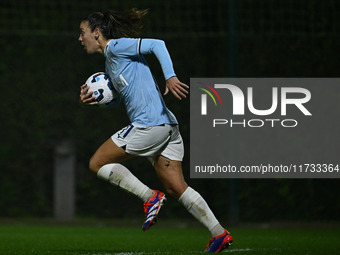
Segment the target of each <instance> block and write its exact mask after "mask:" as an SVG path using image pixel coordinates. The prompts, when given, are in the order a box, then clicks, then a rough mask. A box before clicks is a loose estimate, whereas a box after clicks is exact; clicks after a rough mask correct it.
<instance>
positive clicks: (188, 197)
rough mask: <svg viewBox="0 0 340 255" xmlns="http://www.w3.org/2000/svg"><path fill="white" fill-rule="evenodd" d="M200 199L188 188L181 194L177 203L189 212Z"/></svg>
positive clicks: (195, 192)
mask: <svg viewBox="0 0 340 255" xmlns="http://www.w3.org/2000/svg"><path fill="white" fill-rule="evenodd" d="M200 197H201V195H200V194H199V193H198V192H197V191H196V190H194V189H193V188H191V187H190V186H189V187H188V188H187V189H186V190H185V191H184V192H183V194H182V195H181V196H180V198H179V199H178V201H179V202H180V203H181V204H183V205H184V207H185V208H187V209H188V210H190V208H191V207H192V205H193V204H194V203H195V202H196V201H197V200H198V199H199V198H200Z"/></svg>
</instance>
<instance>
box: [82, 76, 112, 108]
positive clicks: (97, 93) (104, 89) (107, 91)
mask: <svg viewBox="0 0 340 255" xmlns="http://www.w3.org/2000/svg"><path fill="white" fill-rule="evenodd" d="M86 87H90V88H89V90H88V91H87V93H89V92H92V91H93V94H92V95H93V96H94V97H95V101H96V102H98V105H99V106H107V105H108V104H110V103H111V102H112V101H114V100H115V99H116V98H117V94H116V93H115V90H114V88H113V85H112V82H111V80H110V77H109V76H108V75H107V74H106V73H104V72H99V73H95V74H92V75H91V76H90V77H89V78H88V79H87V81H86V82H85V88H86Z"/></svg>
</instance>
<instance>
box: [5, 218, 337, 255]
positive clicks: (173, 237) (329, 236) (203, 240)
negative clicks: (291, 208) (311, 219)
mask: <svg viewBox="0 0 340 255" xmlns="http://www.w3.org/2000/svg"><path fill="white" fill-rule="evenodd" d="M230 232H231V233H232V235H233V237H234V244H233V245H232V246H231V247H229V249H227V250H225V251H224V252H223V253H233V254H244V255H248V254H252V255H256V254H286V255H289V254H292V255H293V254H294V255H299V254H306V255H307V254H308V255H311V254H318V255H323V254H339V250H340V244H339V240H340V231H339V229H330V228H320V229H319V228H266V229H265V228H231V229H230ZM209 238H210V237H209V233H208V232H207V231H206V230H204V229H203V228H196V227H194V228H174V227H164V226H163V227H162V226H160V224H159V225H158V226H155V227H153V228H152V229H151V230H149V231H146V232H143V231H142V230H141V228H139V227H138V228H137V227H105V226H67V225H53V224H46V225H26V224H22V225H20V224H12V225H10V224H5V225H2V226H0V254H6V255H7V254H8V255H10V254H23V255H30V254H51V255H54V254H67V255H68V254H69V255H71V254H72V255H73V254H74V255H75V254H79V255H80V254H81V255H113V254H117V255H148V254H150V255H151V254H160V255H161V254H167V255H171V254H202V251H203V250H204V249H205V245H206V244H207V243H208V239H209Z"/></svg>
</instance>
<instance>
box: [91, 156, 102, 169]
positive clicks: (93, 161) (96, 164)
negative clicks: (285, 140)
mask: <svg viewBox="0 0 340 255" xmlns="http://www.w3.org/2000/svg"><path fill="white" fill-rule="evenodd" d="M101 167H102V166H101V165H100V164H99V162H98V160H97V159H96V158H95V157H94V156H92V157H91V159H90V161H89V168H90V170H91V171H92V172H94V173H97V172H98V171H99V169H100V168H101Z"/></svg>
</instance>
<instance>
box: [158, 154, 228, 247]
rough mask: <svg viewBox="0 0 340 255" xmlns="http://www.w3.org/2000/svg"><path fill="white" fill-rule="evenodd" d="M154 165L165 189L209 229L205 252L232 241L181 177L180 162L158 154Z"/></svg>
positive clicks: (225, 245)
mask: <svg viewBox="0 0 340 255" xmlns="http://www.w3.org/2000/svg"><path fill="white" fill-rule="evenodd" d="M154 167H155V170H156V172H157V174H158V177H159V178H160V179H161V181H162V183H163V185H164V188H165V190H166V191H167V192H168V193H169V194H170V195H171V196H173V197H174V198H176V199H178V201H179V202H180V203H181V204H183V206H184V207H185V208H186V209H187V210H188V211H189V212H190V213H191V214H192V215H193V216H194V217H195V218H196V219H197V220H199V221H200V222H201V223H202V224H203V225H204V226H205V227H206V228H207V229H208V230H209V231H210V233H211V235H212V237H213V238H212V239H210V240H209V244H208V245H207V249H206V250H205V252H219V251H221V250H223V249H225V248H227V247H228V246H229V245H230V244H231V243H232V237H231V236H230V234H229V232H228V231H227V230H225V229H224V228H223V227H222V226H221V225H220V223H219V222H218V221H217V219H216V217H215V216H214V214H213V212H212V211H211V210H210V208H209V206H208V204H207V203H206V202H205V200H204V199H203V198H202V196H201V195H200V194H199V193H198V192H197V191H195V190H194V189H192V188H191V187H189V186H188V185H187V183H186V182H185V180H184V177H183V173H182V166H181V162H180V161H173V160H169V159H167V158H165V157H163V156H159V157H158V158H157V159H156V161H155V164H154Z"/></svg>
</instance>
